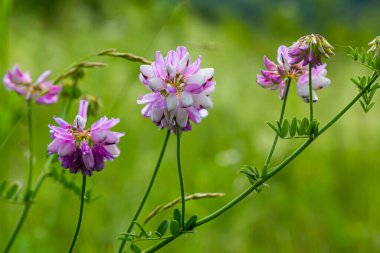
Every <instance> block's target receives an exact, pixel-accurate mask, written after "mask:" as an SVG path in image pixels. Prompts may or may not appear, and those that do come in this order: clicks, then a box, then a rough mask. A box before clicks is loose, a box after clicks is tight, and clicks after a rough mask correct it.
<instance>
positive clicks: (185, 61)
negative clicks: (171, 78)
mask: <svg viewBox="0 0 380 253" xmlns="http://www.w3.org/2000/svg"><path fill="white" fill-rule="evenodd" d="M189 61H190V55H189V53H186V54H185V55H184V56H183V57H182V59H180V60H179V61H178V63H177V71H178V72H179V73H181V74H183V73H185V72H186V70H187V67H188V66H189Z"/></svg>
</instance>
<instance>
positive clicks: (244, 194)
mask: <svg viewBox="0 0 380 253" xmlns="http://www.w3.org/2000/svg"><path fill="white" fill-rule="evenodd" d="M379 75H380V74H379V73H377V72H376V73H374V74H373V75H372V77H371V79H370V81H369V82H368V84H367V85H366V87H364V89H362V90H361V91H360V93H359V94H358V95H356V96H355V97H354V98H353V99H352V100H351V101H350V102H349V103H348V104H347V105H346V106H345V107H344V108H343V109H342V110H341V111H340V112H339V113H338V114H337V115H336V116H335V117H334V118H333V119H331V120H330V121H329V122H328V123H327V124H326V125H325V126H324V127H323V128H322V129H321V130H320V131H319V133H318V136H316V137H315V138H310V139H308V140H307V141H305V142H304V143H303V144H302V145H301V146H300V147H298V148H297V149H296V150H295V151H294V152H293V153H292V154H290V155H289V156H288V157H287V158H285V159H284V160H283V161H282V162H281V163H280V164H278V165H277V166H275V167H273V168H272V169H271V170H270V171H268V174H267V175H266V176H265V177H262V178H261V179H259V180H258V181H257V182H256V183H254V184H252V185H251V186H250V187H249V188H248V189H246V190H245V191H244V192H242V193H241V194H240V195H239V196H237V197H236V198H234V199H233V200H231V201H230V202H229V203H227V204H226V205H224V206H223V207H221V208H220V209H218V210H217V211H215V212H214V213H212V214H210V215H208V216H206V217H204V218H202V219H200V220H198V222H197V223H196V225H195V227H199V226H201V225H203V224H205V223H207V222H209V221H211V220H213V219H215V218H217V217H218V216H220V215H222V214H223V213H225V212H226V211H228V210H229V209H230V208H232V207H234V206H235V205H236V204H238V203H239V202H240V201H241V200H243V199H244V198H245V197H247V196H248V195H249V194H250V193H251V192H252V191H254V190H256V189H257V188H258V187H259V186H261V185H262V184H263V183H265V182H266V181H267V180H269V179H270V178H271V177H273V176H274V175H275V174H277V173H278V172H280V171H281V170H282V169H283V168H284V167H285V166H286V165H287V164H289V163H290V162H291V161H292V160H293V159H295V158H296V157H297V156H298V155H300V154H301V153H302V152H303V151H304V150H305V149H306V148H307V147H308V146H309V145H310V144H311V143H312V142H313V141H314V140H315V139H316V138H318V137H319V136H320V135H321V134H322V133H324V132H325V131H326V130H327V129H329V128H330V127H331V126H332V125H333V124H334V123H335V122H336V121H337V120H338V119H340V118H341V117H342V116H343V115H344V114H345V113H346V112H347V111H348V110H349V109H350V108H351V107H352V106H353V105H354V104H355V103H356V102H357V101H358V100H359V99H360V98H361V97H362V96H363V94H364V93H365V92H366V91H367V90H368V89H369V88H371V85H372V84H373V83H374V82H375V81H376V79H377V78H378V77H379ZM181 234H182V232H180V233H179V234H178V235H176V236H173V237H172V238H169V239H166V240H164V241H162V242H160V243H158V244H156V245H154V246H153V247H151V248H149V249H147V250H146V251H144V253H148V252H149V253H151V252H155V251H157V250H159V249H160V248H162V247H164V246H165V245H166V244H168V243H170V242H171V241H173V240H174V239H176V238H177V237H178V236H180V235H181Z"/></svg>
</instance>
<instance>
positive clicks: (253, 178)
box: [240, 165, 267, 193]
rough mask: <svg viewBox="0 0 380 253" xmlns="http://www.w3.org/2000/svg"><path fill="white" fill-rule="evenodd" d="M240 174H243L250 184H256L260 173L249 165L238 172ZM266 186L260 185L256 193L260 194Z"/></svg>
mask: <svg viewBox="0 0 380 253" xmlns="http://www.w3.org/2000/svg"><path fill="white" fill-rule="evenodd" d="M240 172H241V173H243V174H244V175H245V176H246V177H247V178H248V180H249V182H250V183H251V184H256V183H257V182H258V181H259V180H260V178H261V177H260V173H259V171H258V170H257V169H256V167H251V166H249V165H245V166H244V168H243V169H241V170H240ZM265 186H267V185H266V184H261V185H260V186H259V187H257V188H256V189H255V191H256V192H257V193H259V192H261V191H262V190H263V189H264V187H265Z"/></svg>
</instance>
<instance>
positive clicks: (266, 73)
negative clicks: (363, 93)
mask: <svg viewBox="0 0 380 253" xmlns="http://www.w3.org/2000/svg"><path fill="white" fill-rule="evenodd" d="M288 51H289V49H288V48H287V47H286V46H280V47H279V48H278V54H277V62H278V64H275V63H274V62H272V61H271V60H269V59H268V58H267V57H266V56H264V65H265V67H266V69H267V70H261V75H257V83H258V84H259V85H260V86H262V87H264V88H267V89H271V90H277V89H278V90H279V93H280V95H279V96H280V99H283V98H284V92H285V86H286V82H287V81H288V80H292V79H294V80H296V81H297V93H298V95H299V96H300V97H301V98H302V99H303V100H304V101H305V102H309V70H308V66H302V65H301V64H291V63H290V61H291V58H290V57H289V52H288ZM326 75H327V70H326V64H323V65H320V66H317V67H315V68H312V85H313V86H312V89H313V94H312V95H313V101H314V102H316V101H318V97H317V94H316V93H315V91H316V90H319V89H322V88H323V87H327V86H328V85H329V84H330V79H328V78H327V77H326Z"/></svg>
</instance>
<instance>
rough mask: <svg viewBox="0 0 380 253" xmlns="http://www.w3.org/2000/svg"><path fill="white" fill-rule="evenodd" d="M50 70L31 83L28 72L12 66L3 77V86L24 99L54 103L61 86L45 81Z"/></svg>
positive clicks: (39, 102)
mask: <svg viewBox="0 0 380 253" xmlns="http://www.w3.org/2000/svg"><path fill="white" fill-rule="evenodd" d="M49 76H50V70H47V71H45V72H44V73H42V74H41V75H40V77H39V78H38V79H37V81H36V82H35V83H34V84H33V83H32V79H31V77H30V74H29V72H25V73H23V72H22V71H21V70H20V68H19V67H18V65H15V66H14V67H13V70H11V71H9V72H8V73H7V74H6V75H5V76H4V78H3V82H4V85H5V87H6V88H7V89H8V90H14V91H16V92H17V93H18V94H19V95H21V96H25V98H26V100H30V99H34V100H35V101H36V102H37V103H38V104H54V103H56V102H57V100H58V94H59V92H60V91H61V89H62V87H61V86H60V85H54V84H53V83H52V82H50V81H47V79H48V78H49Z"/></svg>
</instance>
